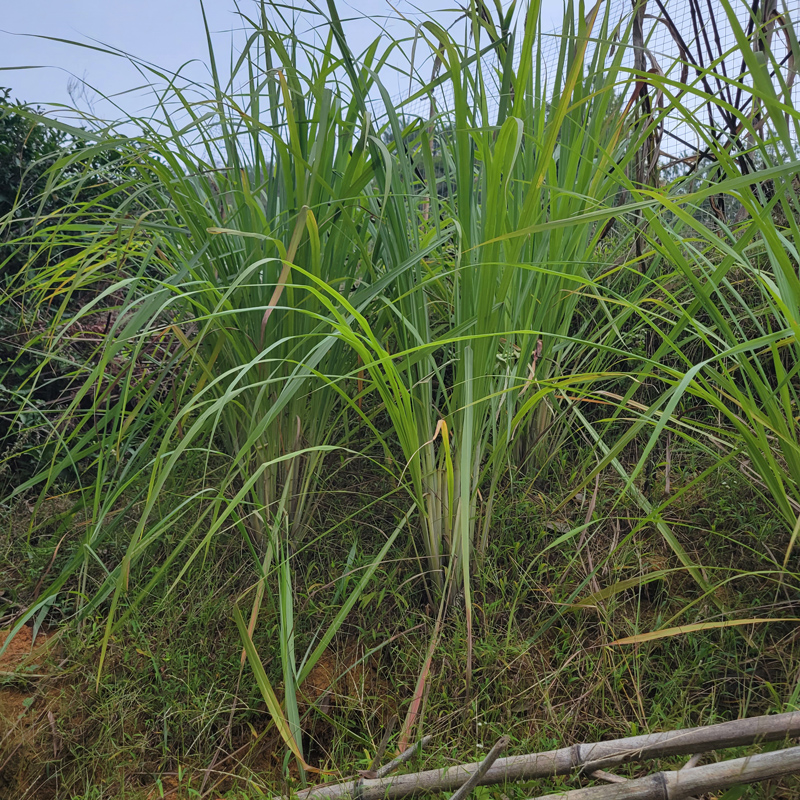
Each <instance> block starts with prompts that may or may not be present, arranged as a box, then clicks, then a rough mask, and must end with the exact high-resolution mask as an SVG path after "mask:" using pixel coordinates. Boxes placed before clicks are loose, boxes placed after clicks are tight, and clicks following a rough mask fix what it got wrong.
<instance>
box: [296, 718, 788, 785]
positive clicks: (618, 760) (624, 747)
mask: <svg viewBox="0 0 800 800" xmlns="http://www.w3.org/2000/svg"><path fill="white" fill-rule="evenodd" d="M798 735H800V711H790V712H788V713H786V714H775V715H773V716H763V717H752V718H750V719H741V720H734V721H732V722H723V723H720V724H718V725H708V726H705V727H699V728H685V729H683V730H677V731H666V732H664V733H650V734H645V735H643V736H631V737H629V738H626V739H617V740H615V741H608V742H596V743H594V744H576V745H573V746H572V747H563V748H561V749H559V750H551V751H549V752H546V753H533V754H528V755H520V756H509V757H507V758H499V759H497V761H495V763H494V764H493V765H492V767H491V768H490V769H489V770H488V771H487V773H486V774H485V775H484V776H483V778H482V779H481V780H480V785H488V784H496V783H503V782H504V781H522V780H533V779H534V778H547V777H552V776H553V775H568V774H569V773H571V772H575V771H577V770H582V771H583V772H586V773H592V772H594V771H595V770H598V769H604V768H606V767H610V766H614V765H616V764H624V763H627V762H629V761H644V760H646V759H649V758H661V757H664V756H673V755H685V754H694V753H700V752H707V751H709V750H717V749H722V748H725V747H738V746H741V745H747V744H753V743H754V742H774V741H777V740H780V739H784V738H786V737H791V736H798ZM387 766H388V765H387ZM479 767H480V763H475V764H462V765H460V766H456V767H448V768H447V769H432V770H426V771H424V772H417V773H412V774H408V775H398V776H395V777H394V778H389V779H387V780H382V779H380V778H377V779H374V780H365V781H363V783H360V785H359V787H358V796H359V798H361V799H362V800H380V798H397V797H408V796H409V795H412V794H417V793H421V792H433V791H454V790H455V789H457V788H458V787H459V786H462V785H463V784H464V783H466V782H467V781H468V780H469V779H470V777H471V776H472V775H473V774H474V773H475V771H476V770H477V769H478V768H479ZM697 769H699V768H697ZM692 771H693V770H687V773H691V772H692ZM356 783H357V782H356V781H347V782H346V783H337V784H323V785H320V786H314V787H312V788H310V789H306V790H304V791H302V792H299V793H298V795H297V796H298V798H301V800H323V799H324V800H338V798H347V797H352V796H354V790H355V787H356Z"/></svg>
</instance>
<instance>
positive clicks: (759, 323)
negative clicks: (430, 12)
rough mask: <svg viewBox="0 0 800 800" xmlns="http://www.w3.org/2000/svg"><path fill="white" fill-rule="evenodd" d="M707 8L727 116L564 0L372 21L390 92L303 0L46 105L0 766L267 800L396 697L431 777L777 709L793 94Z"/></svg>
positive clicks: (16, 268)
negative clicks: (412, 21) (72, 98)
mask: <svg viewBox="0 0 800 800" xmlns="http://www.w3.org/2000/svg"><path fill="white" fill-rule="evenodd" d="M723 9H724V10H725V11H726V12H727V13H729V14H730V15H731V18H732V25H733V26H734V28H735V31H736V33H737V36H738V41H739V46H740V49H741V51H742V53H743V58H744V61H743V63H744V65H745V69H744V71H743V72H742V74H741V75H738V74H737V75H736V76H725V78H724V80H725V81H726V82H727V84H726V85H727V86H728V88H729V89H730V91H731V92H733V91H735V92H738V94H739V95H742V94H746V95H747V97H748V98H749V101H748V102H738V103H736V104H730V103H728V102H727V101H725V100H724V98H723V99H720V100H716V101H715V103H716V106H715V107H717V108H718V109H722V110H723V111H724V113H725V114H727V115H728V117H729V118H730V119H729V121H730V123H731V124H730V126H729V128H730V130H729V131H728V132H727V133H723V132H720V131H719V130H717V129H715V128H714V127H712V126H711V125H709V124H708V123H707V121H706V119H705V117H704V116H703V114H702V113H700V112H690V111H689V110H688V109H689V108H692V107H694V106H693V105H692V103H690V102H688V98H690V97H694V98H695V99H698V98H699V99H700V100H702V99H708V79H709V76H712V75H713V76H714V79H715V80H717V79H719V80H722V78H721V77H720V72H721V71H720V70H719V64H718V63H713V64H711V65H710V66H708V67H703V66H700V65H698V66H697V67H696V69H695V70H694V74H693V75H691V76H690V75H689V74H688V72H686V73H685V74H684V77H683V78H682V81H681V82H676V81H675V80H674V79H673V78H670V77H669V75H672V74H673V73H672V72H669V71H663V70H662V71H659V70H656V69H653V70H650V71H647V70H645V69H644V68H643V67H642V66H641V65H639V66H635V67H634V68H632V67H631V66H630V60H629V58H628V54H629V51H630V50H631V48H633V51H634V53H636V52H638V51H637V50H636V47H635V45H636V38H635V36H636V34H635V25H634V24H633V23H632V22H631V23H629V24H627V26H626V25H625V24H622V25H618V24H617V21H616V20H614V19H611V17H610V14H609V13H608V10H607V8H605V7H604V6H603V5H602V4H598V5H597V6H594V7H593V8H590V9H589V8H583V7H581V8H576V7H573V6H572V5H570V6H568V7H567V9H566V11H565V16H564V25H563V34H562V37H561V40H560V52H559V55H558V58H557V60H556V62H555V63H554V64H553V65H546V66H547V70H545V69H544V67H545V65H543V64H542V61H541V59H538V58H537V57H536V54H537V52H539V51H540V50H541V35H542V34H541V30H540V26H539V18H540V13H539V12H540V8H539V5H538V4H536V3H533V4H531V6H530V7H529V8H527V9H526V10H525V13H523V10H522V9H515V8H514V7H513V5H512V7H510V8H508V9H506V10H502V9H501V8H499V7H498V9H497V10H496V12H492V11H491V10H490V9H488V8H487V7H484V6H483V5H482V4H472V5H470V7H469V9H467V11H466V12H465V20H466V22H467V24H468V25H467V27H468V35H467V38H466V41H464V42H461V41H458V40H457V39H456V38H454V36H453V35H452V34H451V33H449V32H448V31H446V30H444V29H443V28H442V27H441V26H440V25H438V24H437V22H436V21H435V20H433V19H430V20H427V21H425V22H423V23H422V24H421V25H420V26H418V27H416V28H412V29H411V30H410V35H411V37H412V39H413V40H414V42H415V53H416V54H417V56H416V57H420V58H422V57H421V56H420V55H419V54H420V53H422V52H423V51H424V54H425V56H427V58H428V60H427V61H425V62H422V61H421V62H420V63H425V64H427V66H426V69H428V68H429V69H430V78H429V79H428V78H425V79H423V80H422V81H421V82H419V83H418V84H417V85H416V86H414V88H413V89H412V93H415V94H416V95H417V96H418V97H421V98H426V99H429V100H430V113H429V115H427V116H425V117H423V118H413V117H410V116H409V115H408V114H407V106H406V105H404V104H402V103H401V104H395V103H392V100H391V97H390V95H389V93H388V91H387V90H386V88H385V86H384V81H385V80H386V76H387V75H389V74H390V73H389V70H391V69H393V68H392V67H391V59H392V56H393V53H394V52H395V51H396V50H398V49H399V48H401V47H403V46H405V45H404V44H403V43H402V42H398V41H391V40H386V39H378V40H376V41H375V42H373V43H372V44H370V45H369V46H368V47H367V48H366V50H364V51H363V52H361V53H355V52H353V51H352V50H351V49H350V47H349V46H348V40H347V36H346V26H345V25H343V23H342V22H341V21H340V19H339V14H338V12H337V8H336V6H335V4H334V3H333V2H330V3H329V5H328V7H327V8H326V9H325V12H324V13H323V12H322V11H319V10H318V11H315V12H314V16H313V21H314V22H315V24H317V25H318V26H319V27H318V28H317V30H318V33H319V39H318V42H319V44H318V45H312V44H308V43H307V41H306V38H307V37H304V36H303V35H301V34H298V33H297V32H296V31H295V30H294V29H293V28H292V26H291V25H290V24H288V23H287V22H286V21H285V20H283V18H282V17H281V15H280V8H279V7H277V6H272V5H269V4H267V5H262V6H259V7H258V9H257V10H258V13H257V14H254V15H252V16H250V15H247V14H245V15H243V22H244V23H245V24H246V26H247V30H248V31H249V34H248V36H247V39H246V43H245V45H244V47H243V49H242V50H241V52H237V53H235V54H234V58H233V59H232V60H231V61H230V63H231V64H232V65H233V66H232V73H231V74H230V75H228V72H227V69H226V70H223V69H222V67H221V64H222V63H223V61H224V63H226V64H227V63H228V61H229V60H230V59H229V58H228V54H226V55H225V58H224V59H222V58H221V57H219V55H218V54H216V53H215V52H214V51H213V49H212V48H210V49H209V57H208V63H209V67H210V73H211V82H210V83H209V85H207V86H197V85H196V84H189V83H187V82H185V81H183V80H182V79H181V78H180V76H176V77H175V78H173V79H171V80H170V81H169V82H166V83H165V82H164V76H163V75H161V74H160V73H158V72H155V71H153V70H152V67H150V66H149V65H145V64H141V65H140V66H141V67H142V69H143V70H145V71H146V72H149V74H151V75H152V79H153V81H154V82H155V84H156V85H157V86H158V90H157V93H156V94H155V95H154V96H155V98H156V107H155V112H154V113H153V114H151V115H149V116H148V117H146V118H144V117H142V118H134V117H131V118H127V119H125V120H124V125H123V126H122V127H119V126H116V125H110V124H105V123H100V122H99V121H94V122H93V124H92V126H91V128H90V129H89V130H78V129H74V128H65V130H66V132H67V135H68V139H67V140H65V142H64V144H63V146H62V147H61V148H60V149H57V150H56V152H55V154H54V155H53V154H51V155H49V156H48V163H47V164H46V170H45V172H44V178H43V179H41V180H38V179H37V181H38V182H37V183H36V184H35V190H32V191H30V192H28V193H27V194H25V193H19V194H18V196H17V199H16V200H15V203H14V207H13V209H12V211H10V212H9V214H7V215H6V216H5V217H3V219H2V221H0V226H2V227H0V241H2V242H3V244H2V248H3V249H2V254H3V255H2V257H3V258H4V262H3V264H4V267H3V269H4V272H3V275H4V280H5V287H6V288H5V291H4V294H3V300H2V307H0V315H2V317H3V324H4V326H5V327H6V328H7V329H8V330H9V333H8V336H7V338H6V341H5V344H4V348H5V350H7V351H8V356H7V361H6V365H7V366H6V368H5V369H6V372H5V378H4V387H5V388H4V402H5V407H4V411H3V421H4V429H5V431H6V434H5V438H4V440H3V447H4V448H5V449H4V453H3V458H4V461H3V472H2V479H3V481H4V482H5V490H4V492H5V500H4V514H5V515H4V521H3V526H4V527H3V532H2V538H1V539H0V557H2V562H0V564H1V566H0V568H1V569H2V570H3V572H2V576H3V586H4V587H8V588H5V589H4V593H3V594H2V595H0V603H2V605H0V619H1V622H0V624H2V625H3V626H4V629H5V632H6V636H5V639H4V643H3V644H2V645H0V664H2V665H3V666H2V671H1V672H0V679H1V680H2V683H3V689H2V691H3V693H4V694H3V695H2V696H3V698H4V700H3V702H4V703H6V704H7V705H8V709H9V713H8V714H6V718H7V720H8V723H7V724H5V728H4V730H3V731H2V734H0V735H2V737H3V738H2V742H3V744H2V755H0V765H1V766H0V774H2V775H3V778H2V780H5V781H6V784H5V785H6V787H7V788H6V789H5V791H7V792H9V793H11V794H9V796H12V794H13V793H16V794H13V796H30V797H40V796H41V797H49V796H63V797H87V798H88V797H98V798H99V797H123V796H125V797H127V796H130V797H148V796H151V797H160V796H184V795H185V796H194V797H197V796H201V797H202V796H209V797H211V796H216V795H220V794H222V793H224V792H230V793H231V794H230V796H231V797H235V796H248V797H249V796H259V794H261V793H267V794H268V793H270V792H273V791H276V790H278V789H287V790H288V789H295V788H299V787H301V786H304V785H307V784H308V783H309V782H316V781H319V780H322V779H331V777H333V776H346V775H352V774H353V772H354V771H355V770H356V769H368V768H369V764H370V761H371V760H372V758H373V757H374V755H375V752H376V749H377V747H378V743H379V742H380V740H381V738H382V736H383V731H384V729H385V727H386V726H387V724H388V722H389V720H390V718H392V717H393V716H396V717H397V718H398V725H397V732H396V734H395V738H393V739H392V740H391V743H390V748H391V749H394V750H402V749H404V748H405V746H406V745H407V744H408V743H409V742H410V741H413V740H414V739H416V738H418V737H419V736H420V735H421V734H422V733H426V734H432V735H433V736H434V737H435V739H434V741H435V747H433V748H432V749H431V750H430V752H428V753H426V754H425V755H424V756H423V757H422V758H423V760H424V763H426V764H428V765H433V764H436V765H445V764H448V763H453V762H454V761H462V760H471V759H474V758H478V757H479V755H480V753H481V752H482V750H484V749H488V748H489V747H490V746H491V744H492V743H493V742H494V741H495V740H496V738H498V737H499V736H500V735H501V734H509V735H510V736H511V737H512V745H511V747H512V748H513V749H514V751H515V752H526V751H532V750H537V749H544V748H548V747H554V746H559V745H563V744H567V743H572V742H576V741H581V740H584V741H585V740H596V739H600V738H607V737H610V736H613V735H617V734H618V735H626V734H630V733H634V732H643V731H649V730H664V729H669V728H673V727H680V726H682V725H688V724H698V723H705V722H711V721H717V720H723V719H730V718H735V717H739V716H746V715H753V714H756V713H767V712H770V711H783V710H788V709H793V708H794V707H795V705H796V703H797V692H798V688H797V685H796V682H797V681H796V676H797V671H798V664H797V663H796V661H797V648H796V645H795V638H796V637H795V633H794V632H795V629H796V617H798V614H797V611H796V610H795V605H796V603H797V586H798V577H799V576H798V571H797V569H796V567H795V565H796V554H795V539H796V538H797V533H798V530H800V523H798V520H799V519H800V516H798V511H799V510H800V458H799V455H800V449H799V448H798V437H797V430H796V427H797V419H798V416H797V391H798V381H797V364H798V363H800V358H798V355H800V354H799V353H798V352H797V348H798V343H797V334H798V331H800V328H799V327H798V324H799V320H800V279H798V276H797V253H796V249H795V248H796V242H797V240H798V236H797V234H798V231H797V222H796V205H797V203H796V201H797V197H796V178H795V176H796V173H797V160H796V156H795V154H794V142H795V141H796V140H797V126H798V122H800V115H798V114H797V113H796V111H795V109H794V106H793V105H792V103H791V92H790V86H789V85H788V84H787V75H788V73H787V72H786V69H785V67H784V65H782V64H780V63H778V59H777V58H776V57H775V56H774V55H773V52H772V50H771V49H770V47H769V46H768V42H767V41H766V39H765V35H764V36H762V33H763V31H765V30H767V29H768V28H769V26H770V25H772V26H773V27H774V25H775V20H773V19H759V18H758V17H756V18H755V19H754V21H753V23H752V25H750V24H749V23H748V22H747V20H745V22H744V23H742V22H740V21H738V19H739V18H737V17H736V14H737V13H738V12H739V9H738V7H733V6H729V5H727V4H723ZM309 14H311V12H309ZM309 19H312V18H311V17H309ZM753 31H755V32H753ZM781 31H782V32H783V33H784V34H785V36H786V37H788V38H787V40H788V41H790V42H792V41H794V40H793V38H792V37H793V32H792V29H791V26H790V25H789V24H788V22H786V21H785V20H784V21H782V22H781ZM209 41H210V37H209ZM634 63H635V64H638V61H635V62H634ZM441 92H444V94H445V96H451V97H452V98H453V100H452V104H450V106H449V107H447V108H440V107H439V105H440V103H439V102H438V100H439V98H440V97H441V95H440V93H441ZM375 97H379V98H381V100H382V102H383V104H384V108H385V114H384V113H381V114H379V115H377V116H376V115H375V113H374V106H375V104H374V102H373V100H372V98H375ZM16 113H19V114H22V115H23V116H24V117H25V118H26V119H27V120H28V121H29V123H30V124H31V125H37V124H42V123H43V122H45V120H43V119H42V118H41V116H40V115H39V114H37V113H36V112H35V111H32V110H30V109H27V110H21V111H20V110H18V111H17V112H16ZM667 114H669V115H672V116H673V117H674V115H675V114H679V115H682V120H681V124H682V125H683V126H685V127H687V128H690V129H691V130H692V131H694V132H695V133H696V134H697V135H698V137H699V139H700V141H703V142H705V143H706V152H705V154H704V156H703V158H702V159H701V158H699V157H697V155H696V154H695V155H694V156H692V154H688V155H687V156H686V159H687V166H686V168H685V169H684V170H682V171H681V170H679V171H678V174H677V175H676V173H675V171H674V169H672V170H668V169H667V168H665V167H663V166H662V165H663V163H664V160H663V159H662V158H660V157H659V156H658V153H657V149H658V142H659V141H660V134H661V133H662V127H661V126H662V124H663V123H664V119H665V117H666V115H667ZM62 128H64V126H62ZM131 130H136V131H141V133H137V134H136V135H131V134H130V131H131ZM692 157H694V162H692ZM706 162H710V166H709V165H708V164H707V163H706ZM693 164H694V166H693ZM689 624H691V625H693V626H694V627H693V628H692V629H691V631H690V632H687V631H686V630H680V626H686V625H689ZM654 633H657V634H658V635H657V636H649V635H648V634H654ZM26 637H27V638H26ZM620 640H625V641H624V642H621V641H620ZM15 642H16V644H15ZM20 642H21V643H22V644H23V645H24V647H23V646H21V645H20ZM26 642H27V644H25V643H26ZM31 649H33V655H32V659H27V660H26V654H28V653H30V652H31ZM629 769H630V770H635V769H636V768H635V767H630V768H629ZM632 774H635V773H632ZM564 785H566V783H565V782H564V781H563V780H561V781H555V782H553V784H552V786H550V787H542V788H541V791H539V793H541V792H542V791H545V789H546V788H551V789H552V788H554V787H557V786H564ZM0 790H2V786H0ZM481 791H483V792H485V793H488V794H493V793H494V794H497V796H498V797H499V796H500V792H505V794H506V796H509V797H510V796H511V795H512V794H513V795H514V796H519V797H525V796H530V794H531V792H532V791H534V790H532V789H531V788H530V787H503V788H502V789H498V791H497V792H493V790H481ZM753 791H758V792H761V793H762V794H759V795H758V796H767V795H766V794H763V793H764V792H766V793H767V794H769V793H772V794H769V796H776V797H777V796H781V797H786V796H794V795H793V792H795V788H794V785H793V783H792V782H791V781H786V782H784V783H782V784H780V785H777V786H775V787H770V786H769V785H767V786H766V788H765V787H763V786H762V787H761V788H760V789H758V790H753ZM534 793H537V792H536V791H534ZM731 796H733V795H731ZM736 796H739V795H736Z"/></svg>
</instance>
